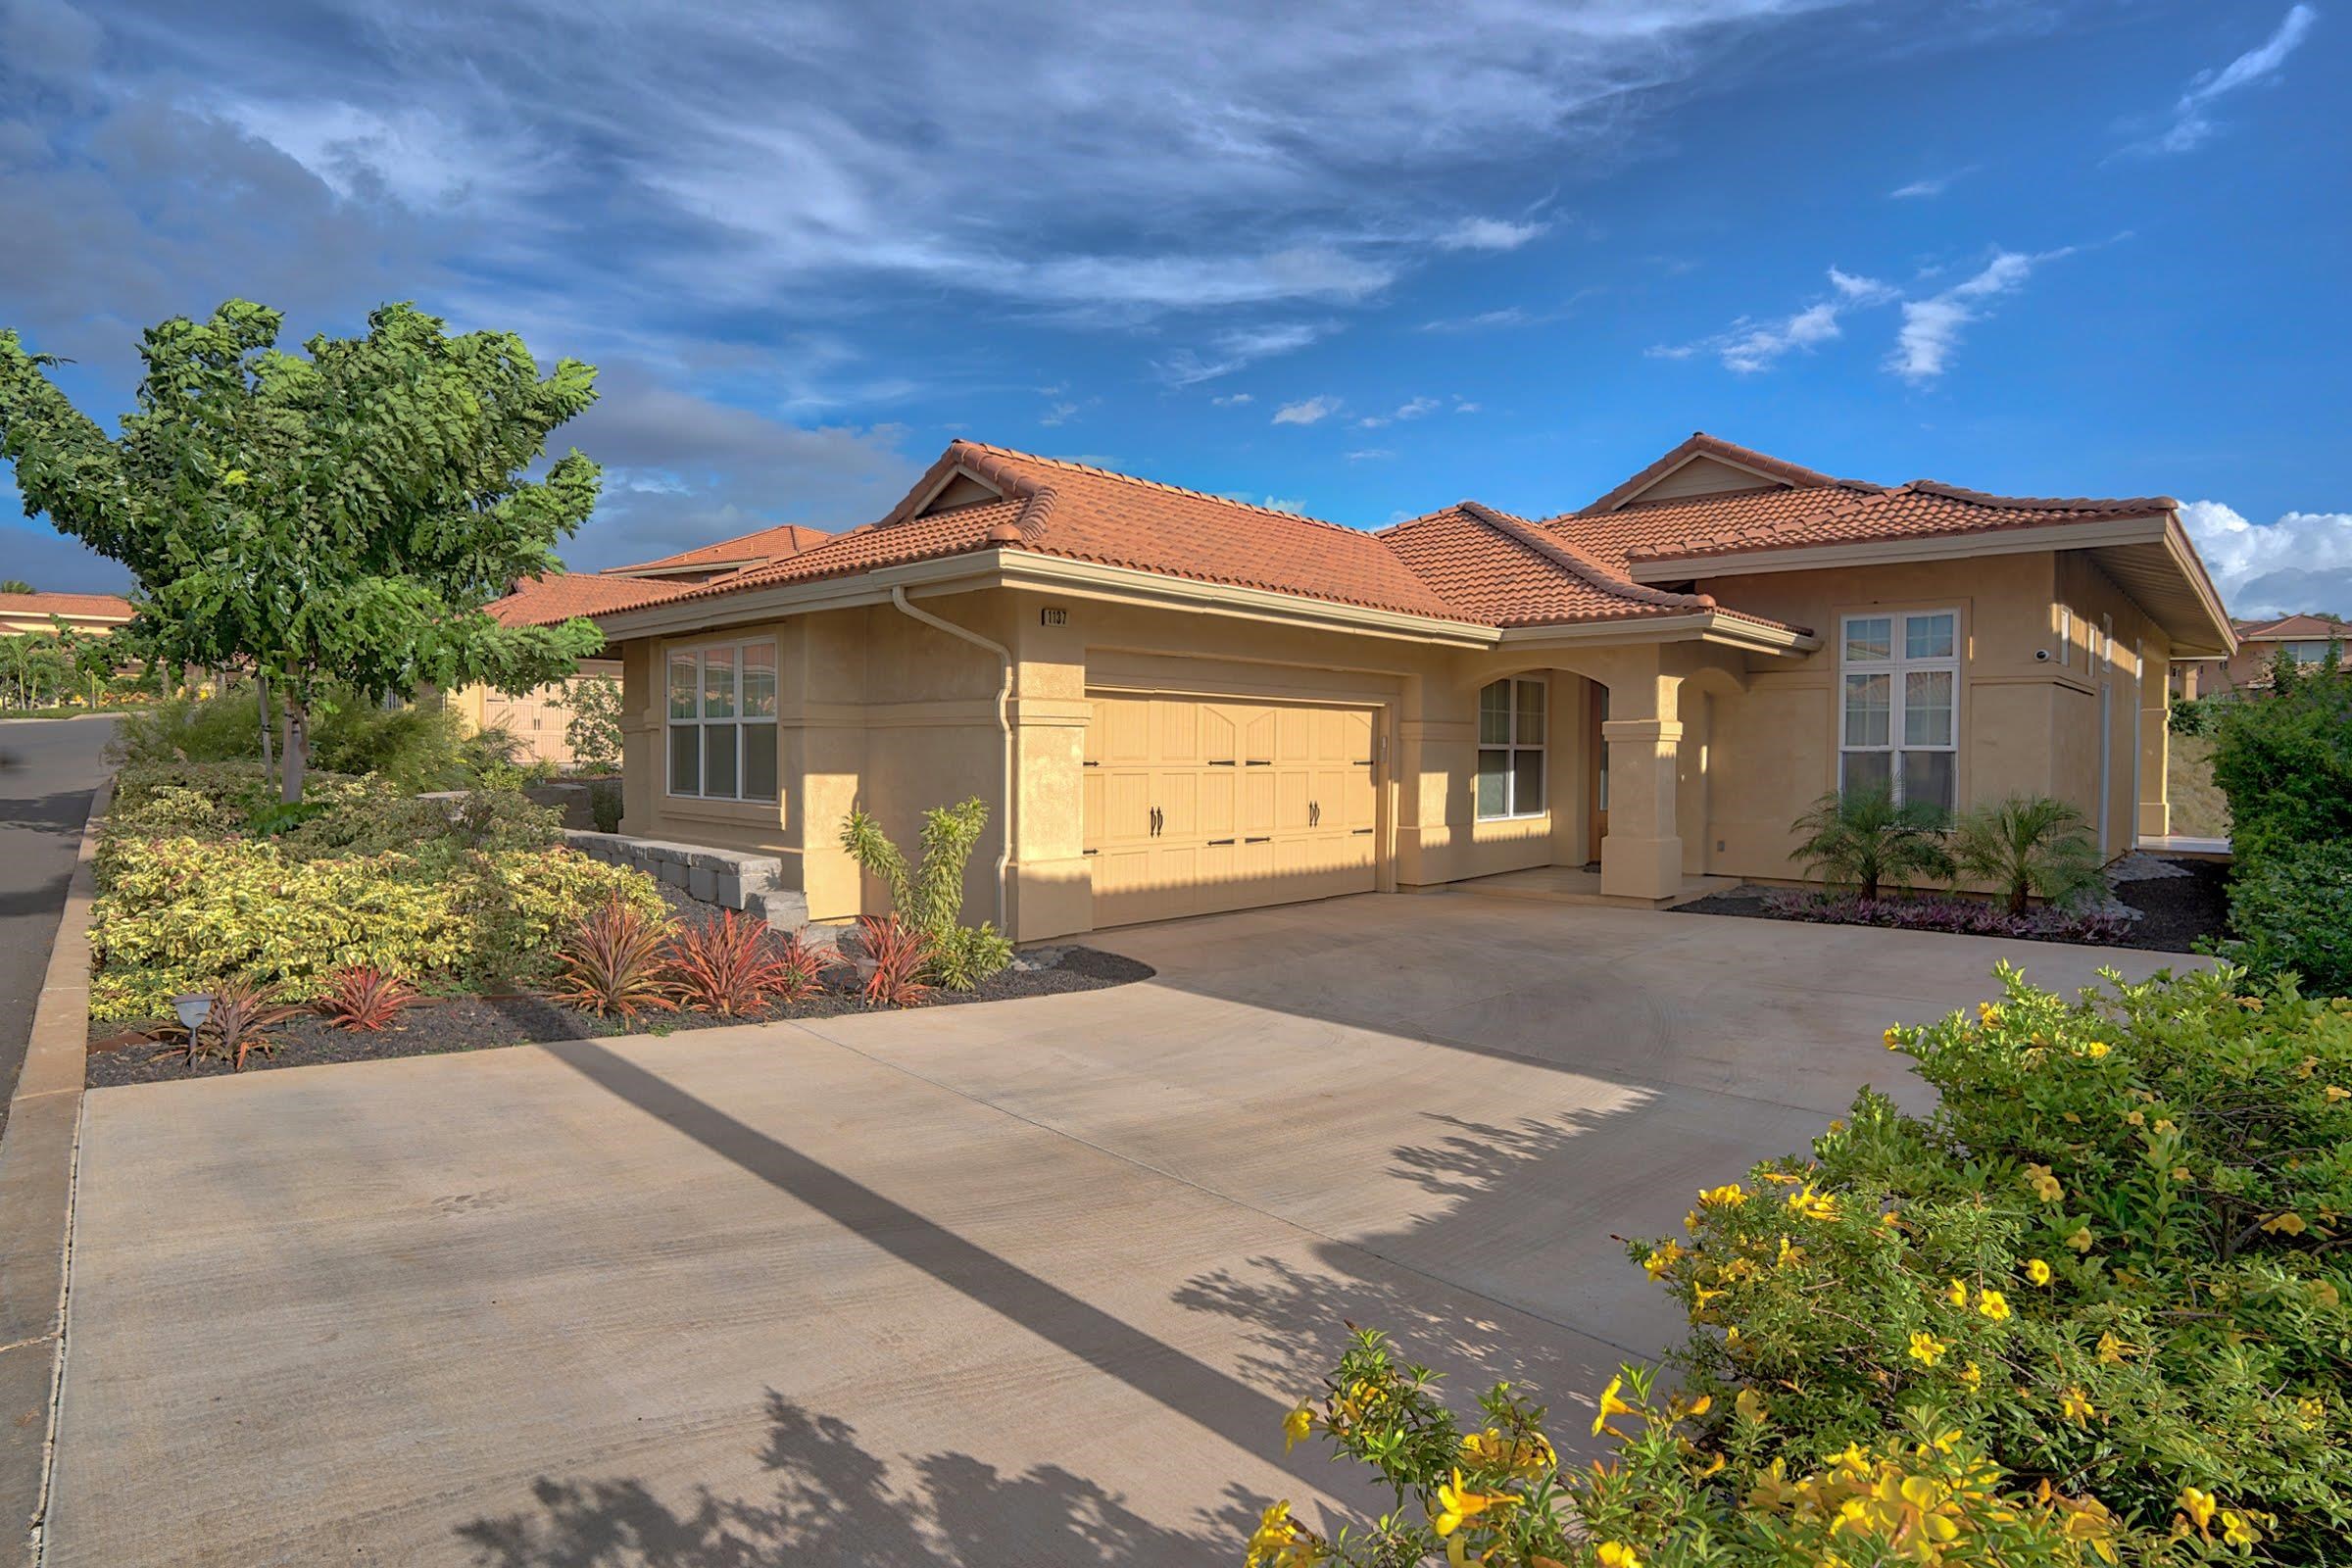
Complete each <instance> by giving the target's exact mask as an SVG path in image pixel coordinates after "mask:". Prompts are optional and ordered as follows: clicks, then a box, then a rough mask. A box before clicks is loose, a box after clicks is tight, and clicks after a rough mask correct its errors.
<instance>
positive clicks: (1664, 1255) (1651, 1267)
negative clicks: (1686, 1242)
mask: <svg viewBox="0 0 2352 1568" xmlns="http://www.w3.org/2000/svg"><path fill="white" fill-rule="evenodd" d="M1682 1255H1683V1250H1682V1248H1681V1247H1680V1246H1679V1245H1677V1244H1676V1243H1673V1242H1668V1243H1667V1244H1666V1245H1665V1246H1663V1247H1661V1248H1659V1249H1658V1250H1656V1251H1654V1252H1652V1253H1650V1254H1649V1255H1648V1256H1647V1257H1645V1258H1643V1259H1642V1273H1644V1274H1647V1275H1648V1276H1649V1277H1650V1278H1651V1279H1653V1280H1654V1279H1656V1278H1658V1277H1659V1276H1660V1275H1662V1274H1664V1273H1665V1272H1666V1271H1667V1270H1668V1269H1670V1268H1672V1267H1674V1260H1675V1259H1676V1258H1678V1257H1681V1256H1682Z"/></svg>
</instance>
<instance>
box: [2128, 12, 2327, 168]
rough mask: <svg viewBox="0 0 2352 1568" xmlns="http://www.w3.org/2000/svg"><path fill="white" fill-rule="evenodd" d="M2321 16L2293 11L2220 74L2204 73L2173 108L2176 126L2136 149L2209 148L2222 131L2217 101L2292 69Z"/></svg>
mask: <svg viewBox="0 0 2352 1568" xmlns="http://www.w3.org/2000/svg"><path fill="white" fill-rule="evenodd" d="M2319 20H2320V14H2319V13H2318V12H2317V11H2314V10H2313V9H2312V8H2311V7H2309V6H2307V5H2296V6H2293V7H2290V8H2289V9H2288V11H2287V13H2286V15H2285V16H2284V17H2282V18H2280V19H2279V22H2278V27H2277V29H2276V30H2274V31H2273V32H2272V33H2271V35H2270V37H2269V38H2268V39H2266V40H2265V41H2264V42H2263V43H2262V44H2260V45H2259V46H2257V47H2255V48H2252V49H2249V50H2247V51H2246V52H2245V53H2244V54H2242V55H2239V56H2238V57H2237V58H2236V59H2235V60H2232V61H2230V62H2229V64H2228V65H2226V66H2224V67H2222V68H2221V69H2220V70H2219V71H2206V72H2201V73H2198V74H2197V76H2196V77H2195V78H2194V79H2193V80H2191V81H2190V82H2189V84H2188V89H2187V90H2186V91H2185V92H2183V93H2181V95H2180V102H2178V103H2176V104H2174V105H2173V112H2172V123H2170V124H2168V125H2167V126H2166V127H2165V128H2164V130H2163V131H2162V132H2160V133H2159V134H2157V135H2156V136H2154V137H2152V138H2151V139H2149V140H2146V141H2143V142H2139V143H2137V144H2135V145H2134V146H2133V147H2132V148H2131V149H2130V150H2131V151H2133V152H2141V153H2184V152H2188V151H2190V150H2192V149H2194V148H2197V147H2201V146H2203V145H2204V144H2205V143H2206V142H2207V141H2209V140H2211V139H2212V137H2213V134H2214V132H2215V130H2216V129H2217V128H2218V127H2217V126H2216V125H2215V124H2214V122H2213V117H2212V116H2211V115H2210V114H2209V113H2207V111H2208V109H2209V108H2210V107H2211V106H2212V104H2213V103H2214V101H2215V100H2217V99H2220V98H2224V97H2227V96H2228V95H2229V94H2230V93H2233V92H2240V91H2243V90H2244V89H2245V88H2247V87H2251V86H2253V85H2255V84H2256V83H2258V82H2262V81H2266V80H2268V79H2270V78H2271V77H2273V76H2275V75H2277V74H2278V73H2279V72H2280V71H2281V70H2283V69H2284V68H2285V66H2286V61H2287V57H2288V56H2289V55H2291V54H2293V53H2294V52H2295V51H2296V50H2297V49H2298V48H2300V47H2302V44H2303V40H2304V39H2305V38H2306V37H2308V36H2309V35H2310V33H2311V28H2312V25H2313V24H2314V23H2316V22H2318V21H2319Z"/></svg>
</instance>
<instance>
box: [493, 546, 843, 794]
mask: <svg viewBox="0 0 2352 1568" xmlns="http://www.w3.org/2000/svg"><path fill="white" fill-rule="evenodd" d="M831 537H832V535H830V534H827V533H823V532H820V531H819V530H817V529H814V528H804V527H802V526H800V525H799V524H797V523H786V524H784V525H782V526H780V527H775V528H762V529H760V531H759V532H757V533H748V534H744V535H742V536H741V537H739V538H734V539H722V540H720V541H719V542H718V543H717V544H714V545H704V546H701V547H699V548H697V549H694V550H689V551H686V552H684V553H682V554H680V555H675V556H664V557H662V559H660V560H659V561H647V562H640V563H639V564H636V565H632V566H613V567H609V568H607V569H606V570H604V571H598V572H564V573H560V574H557V575H553V576H546V577H532V578H528V579H526V580H525V581H522V582H519V583H517V584H515V591H514V592H512V593H510V594H508V595H507V596H506V597H505V598H504V599H498V600H493V601H492V602H491V603H490V604H489V605H487V606H485V607H484V608H485V609H486V610H487V611H488V612H489V613H490V614H491V615H493V616H494V617H496V618H497V619H499V620H501V621H503V622H505V623H506V624H507V625H510V626H552V625H554V624H556V623H557V622H558V621H564V620H569V619H571V618H572V617H573V616H575V615H594V614H597V613H601V612H604V611H609V610H616V609H621V608H624V607H626V606H630V605H639V604H650V603H652V602H654V601H656V600H659V599H665V598H669V597H672V596H674V595H676V594H679V593H683V592H685V591H686V590H687V589H689V588H693V587H697V586H699V585H701V584H704V583H708V582H713V581H717V580H720V579H723V578H726V577H729V576H732V575H734V574H736V573H738V572H742V571H747V570H751V569H753V568H755V567H760V566H764V565H767V564H769V563H770V562H773V561H777V560H780V559H781V558H783V557H785V556H788V555H791V554H793V553H794V552H795V551H799V550H806V549H808V548H809V547H810V546H811V545H813V544H817V543H820V542H822V541H824V540H827V539H830V538H831ZM619 674H620V663H619V661H617V660H613V659H586V660H582V661H581V662H580V667H579V669H578V670H577V672H575V673H574V674H573V675H571V676H570V677H569V678H567V679H564V680H560V681H553V682H550V683H549V684H547V685H545V686H540V687H536V688H534V689H533V690H531V691H528V692H526V693H524V694H523V695H521V696H520V697H510V696H508V695H507V694H505V693H504V692H495V691H492V690H491V689H490V688H489V687H487V686H468V687H466V688H464V689H463V690H461V691H456V692H452V693H451V694H450V696H449V706H450V707H452V708H454V709H456V710H457V711H459V712H460V713H461V714H463V715H464V716H465V718H466V722H467V723H468V724H470V725H471V726H472V727H473V728H475V729H489V728H494V727H495V728H501V729H504V730H506V731H507V732H508V733H509V734H511V735H513V736H514V737H515V739H516V740H517V741H520V742H521V743H522V746H521V755H522V757H523V758H524V759H525V760H537V761H543V762H549V763H553V764H554V765H555V766H557V767H569V766H571V765H572V762H573V757H572V752H571V743H570V741H569V740H568V739H567V737H566V727H567V725H568V724H569V722H570V718H571V710H570V706H569V701H568V699H569V697H570V693H571V689H572V687H573V686H574V685H575V684H577V683H578V682H580V681H582V680H589V679H594V678H597V677H600V676H601V677H607V678H612V677H617V676H618V675H619Z"/></svg>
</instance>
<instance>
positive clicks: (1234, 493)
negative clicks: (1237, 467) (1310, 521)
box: [1217, 490, 1306, 517]
mask: <svg viewBox="0 0 2352 1568" xmlns="http://www.w3.org/2000/svg"><path fill="white" fill-rule="evenodd" d="M1217 494H1218V496H1219V498H1220V499H1222V500H1226V501H1239V502H1240V503H1242V505H1244V506H1246V507H1263V508H1265V509H1266V510H1267V511H1268V512H1287V513H1290V514H1291V515H1293V516H1298V517H1303V516H1305V515H1306V503H1305V502H1303V501H1286V500H1284V499H1283V498H1282V497H1280V496H1259V495H1251V494H1250V492H1249V491H1247V490H1220V491H1218V492H1217Z"/></svg>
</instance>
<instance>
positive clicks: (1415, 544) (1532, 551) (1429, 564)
mask: <svg viewBox="0 0 2352 1568" xmlns="http://www.w3.org/2000/svg"><path fill="white" fill-rule="evenodd" d="M1376 537H1377V538H1379V539H1380V540H1381V541H1382V542H1383V543H1384V544H1386V545H1387V546H1388V547H1389V548H1390V549H1391V550H1393V551H1395V552H1396V553H1397V556H1398V557H1399V558H1400V559H1401V560H1402V561H1403V562H1404V564H1406V565H1407V566H1409V567H1411V568H1412V571H1413V573H1414V575H1415V576H1417V577H1419V578H1421V580H1422V581H1424V582H1426V583H1428V584H1429V585H1430V586H1431V587H1432V588H1434V589H1436V590H1437V591H1438V593H1440V594H1441V595H1443V596H1444V597H1445V599H1446V603H1448V604H1451V605H1453V606H1456V607H1457V608H1458V609H1459V610H1460V611H1461V612H1462V613H1463V616H1464V618H1465V619H1470V620H1476V621H1479V622H1481V623H1482V624H1485V625H1489V626H1534V625H1548V624H1551V623H1554V622H1560V621H1582V620H1621V619H1624V618H1625V617H1627V616H1639V615H1667V614H1690V613H1693V612H1696V611H1705V610H1712V609H1714V608H1715V601H1714V600H1712V599H1710V598H1707V597H1706V596H1705V595H1703V594H1676V593H1667V592H1665V591H1663V590H1661V589H1657V588H1647V587H1643V586H1642V585H1641V584H1639V583H1635V582H1632V581H1629V580H1628V579H1627V578H1625V577H1624V576H1622V575H1620V574H1617V573H1612V572H1610V571H1608V570H1606V569H1604V568H1603V567H1602V566H1601V565H1599V564H1597V563H1595V562H1593V561H1592V560H1590V559H1589V558H1587V557H1586V556H1584V555H1582V554H1580V553H1579V552H1578V551H1576V550H1575V549H1574V548H1573V547H1572V546H1570V545H1569V544H1568V543H1567V542H1566V541H1565V540H1562V539H1560V538H1558V537H1556V536H1554V535H1551V534H1547V533H1546V532H1545V531H1544V529H1542V528H1540V527H1538V526H1537V525H1536V524H1535V523H1532V522H1529V521H1528V520H1527V519H1525V518H1524V517H1514V516H1511V515H1508V514H1507V513H1500V512H1496V511H1495V510H1494V509H1493V508H1491V507H1484V506H1481V505H1479V504H1478V503H1477V502H1475V501H1463V502H1458V503H1456V504H1455V505H1453V506H1450V507H1447V508H1446V509H1445V510H1444V511H1442V512H1433V513H1431V514H1430V515H1427V516H1425V517H1415V518H1413V519H1412V520H1411V521H1409V522H1400V523H1397V524H1396V525H1395V526H1394V527H1390V528H1384V529H1383V530H1381V532H1380V533H1379V534H1378V535H1376Z"/></svg>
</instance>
